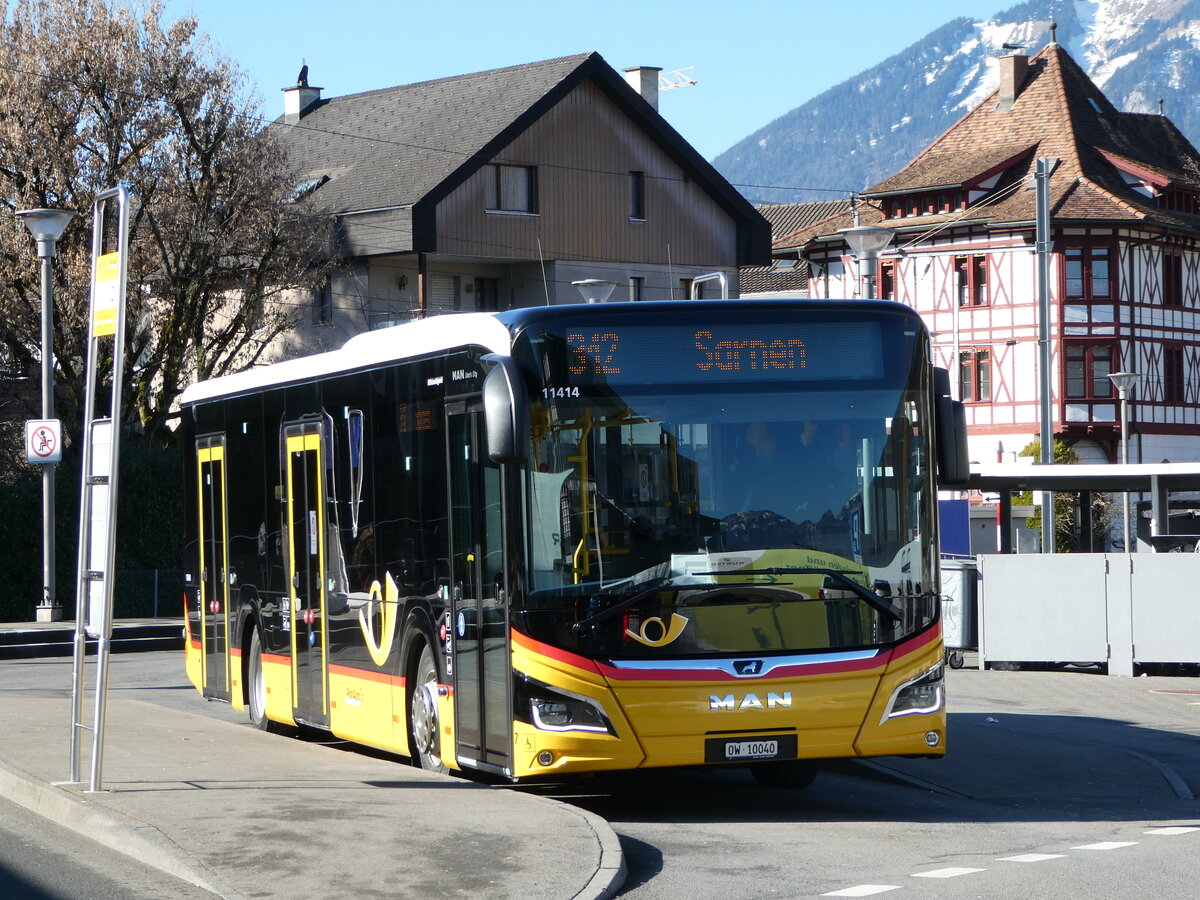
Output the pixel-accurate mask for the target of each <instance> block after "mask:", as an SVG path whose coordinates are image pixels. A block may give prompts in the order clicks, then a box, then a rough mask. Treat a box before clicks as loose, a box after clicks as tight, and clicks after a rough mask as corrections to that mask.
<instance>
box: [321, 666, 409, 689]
mask: <svg viewBox="0 0 1200 900" xmlns="http://www.w3.org/2000/svg"><path fill="white" fill-rule="evenodd" d="M329 674H330V675H341V676H343V677H346V678H357V679H359V680H360V681H376V682H379V683H380V684H394V685H399V686H400V687H403V686H404V679H403V678H401V677H400V676H398V675H389V674H388V673H387V672H371V671H368V670H367V669H355V668H353V667H351V666H338V665H332V664H331V665H330V666H329Z"/></svg>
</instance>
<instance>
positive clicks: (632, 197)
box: [629, 172, 646, 219]
mask: <svg viewBox="0 0 1200 900" xmlns="http://www.w3.org/2000/svg"><path fill="white" fill-rule="evenodd" d="M629 218H631V219H644V218H646V173H645V172H630V173H629Z"/></svg>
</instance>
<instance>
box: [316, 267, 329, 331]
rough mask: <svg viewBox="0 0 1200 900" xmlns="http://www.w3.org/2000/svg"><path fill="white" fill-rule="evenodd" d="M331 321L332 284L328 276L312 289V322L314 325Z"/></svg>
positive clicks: (326, 323)
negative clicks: (317, 286)
mask: <svg viewBox="0 0 1200 900" xmlns="http://www.w3.org/2000/svg"><path fill="white" fill-rule="evenodd" d="M332 321H333V284H332V283H331V282H330V280H329V279H328V278H326V279H325V281H324V282H322V284H321V286H320V287H319V288H317V289H316V290H315V291H313V296H312V323H313V324H314V325H328V324H329V323H330V322H332Z"/></svg>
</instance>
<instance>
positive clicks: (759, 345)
mask: <svg viewBox="0 0 1200 900" xmlns="http://www.w3.org/2000/svg"><path fill="white" fill-rule="evenodd" d="M546 337H548V338H549V341H548V343H549V344H550V346H553V345H554V344H556V343H558V344H560V346H561V343H560V342H565V344H566V346H565V348H564V354H565V357H566V358H565V369H566V371H565V372H564V373H563V374H564V375H566V377H567V380H568V381H570V382H572V383H576V384H579V383H589V382H608V383H612V384H629V383H633V382H639V381H644V380H651V381H667V382H672V381H673V382H703V381H713V380H719V381H760V380H763V379H771V378H782V379H785V380H789V381H790V380H800V381H806V380H825V379H830V378H837V379H838V380H842V381H846V380H849V381H854V380H861V379H876V378H880V377H881V376H882V373H883V362H884V361H883V352H882V345H881V336H880V327H879V323H877V322H818V323H810V324H805V325H779V324H775V325H761V326H759V325H747V324H740V323H722V324H712V325H707V324H706V325H695V326H690V327H688V326H683V327H680V326H675V325H671V326H660V327H655V328H612V327H611V326H610V327H608V328H605V329H599V328H589V327H586V326H573V327H570V328H568V329H564V333H563V334H562V335H561V336H554V337H550V336H546Z"/></svg>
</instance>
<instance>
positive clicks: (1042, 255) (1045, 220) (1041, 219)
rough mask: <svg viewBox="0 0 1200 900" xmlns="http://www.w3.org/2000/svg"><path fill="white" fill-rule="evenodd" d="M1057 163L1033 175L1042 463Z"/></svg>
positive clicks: (1047, 545) (1049, 419) (1046, 531)
mask: <svg viewBox="0 0 1200 900" xmlns="http://www.w3.org/2000/svg"><path fill="white" fill-rule="evenodd" d="M1057 165H1058V160H1057V159H1049V158H1044V157H1039V158H1038V160H1037V167H1036V169H1035V171H1034V176H1033V177H1034V185H1035V188H1036V191H1037V194H1036V201H1037V244H1036V249H1037V260H1038V351H1039V352H1038V370H1039V371H1038V382H1039V389H1038V394H1039V398H1038V399H1039V401H1040V410H1041V420H1042V421H1041V426H1042V427H1041V444H1042V457H1041V462H1042V463H1043V464H1046V465H1049V464H1050V463H1052V462H1054V405H1053V402H1052V399H1053V396H1052V394H1051V387H1050V384H1051V382H1050V358H1051V353H1050V351H1051V343H1050V250H1051V247H1052V244H1051V238H1050V173H1051V172H1053V171H1054V168H1055V166H1057ZM1042 552H1043V553H1053V552H1054V494H1053V493H1052V492H1051V491H1043V492H1042Z"/></svg>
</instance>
